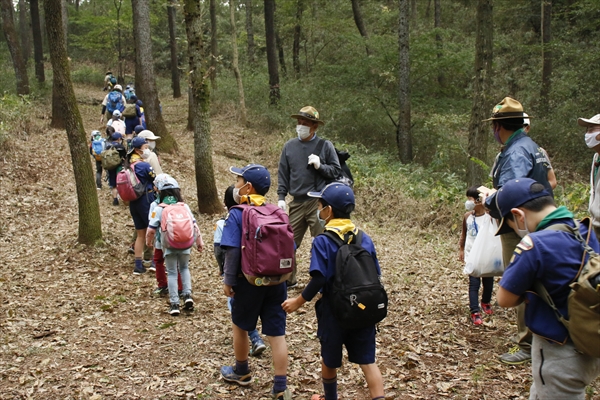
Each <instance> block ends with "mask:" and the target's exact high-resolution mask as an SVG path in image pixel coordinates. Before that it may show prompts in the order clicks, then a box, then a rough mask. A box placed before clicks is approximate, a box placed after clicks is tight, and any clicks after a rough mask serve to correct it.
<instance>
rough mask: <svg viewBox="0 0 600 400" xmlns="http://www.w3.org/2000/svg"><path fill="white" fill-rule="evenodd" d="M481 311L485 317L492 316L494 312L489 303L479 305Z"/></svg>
mask: <svg viewBox="0 0 600 400" xmlns="http://www.w3.org/2000/svg"><path fill="white" fill-rule="evenodd" d="M481 309H482V310H483V312H484V313H486V314H487V315H492V314H493V313H494V310H492V305H491V304H490V303H481Z"/></svg>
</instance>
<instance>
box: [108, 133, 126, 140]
mask: <svg viewBox="0 0 600 400" xmlns="http://www.w3.org/2000/svg"><path fill="white" fill-rule="evenodd" d="M110 138H111V139H112V140H119V139H123V135H121V133H120V132H115V133H113V134H112V135H110Z"/></svg>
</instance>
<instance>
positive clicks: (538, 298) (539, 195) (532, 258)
mask: <svg viewBox="0 0 600 400" xmlns="http://www.w3.org/2000/svg"><path fill="white" fill-rule="evenodd" d="M496 206H497V208H498V211H499V213H500V215H502V222H501V223H500V228H499V229H498V233H497V234H502V233H504V232H507V231H514V232H516V233H518V234H519V236H522V237H523V239H522V240H521V241H520V242H519V244H518V245H517V248H516V249H515V252H514V255H513V256H512V259H511V261H510V265H509V266H508V267H507V269H506V271H505V272H504V275H503V276H502V280H501V281H500V288H499V289H498V293H497V299H498V304H499V305H500V306H501V307H516V306H517V305H519V304H525V301H526V303H527V304H526V307H525V320H526V323H527V326H528V327H529V328H530V329H531V331H532V332H533V342H532V353H531V354H532V356H533V357H532V365H531V370H532V375H533V383H532V384H531V390H530V393H529V398H530V399H581V400H583V399H584V398H585V388H586V386H587V385H588V384H589V383H591V382H592V381H593V380H594V379H596V377H597V376H598V375H599V374H600V358H595V357H592V356H589V355H584V354H582V353H580V352H578V351H577V349H576V348H575V346H574V344H573V342H572V340H571V338H570V336H569V331H568V330H567V329H566V328H565V326H564V325H563V324H562V323H561V322H560V321H559V319H558V318H557V316H556V315H555V313H554V311H553V309H552V308H551V307H550V306H549V305H548V304H547V303H546V302H545V301H544V300H543V297H542V296H543V294H542V293H543V290H542V288H540V287H538V286H537V284H538V283H539V284H541V285H542V286H543V288H545V290H546V291H547V292H548V293H549V295H550V296H551V298H552V301H553V303H554V304H555V306H556V308H557V309H558V310H559V311H560V314H561V315H563V316H564V317H565V318H567V319H568V318H569V309H568V306H567V299H568V296H569V293H570V292H571V287H570V284H571V283H572V282H573V281H574V280H575V279H576V277H577V275H578V273H579V271H580V268H581V265H582V259H583V257H585V253H586V251H585V250H584V248H583V246H582V245H581V242H580V241H579V240H578V239H577V238H576V237H575V235H574V234H573V233H570V232H564V231H559V230H556V228H557V226H559V225H562V226H563V227H565V228H566V227H567V226H568V227H569V228H567V229H572V230H573V232H577V228H576V225H575V221H574V220H573V214H572V213H571V212H569V210H567V209H566V208H565V207H558V208H557V207H556V205H555V204H554V199H553V198H552V195H551V194H550V192H548V190H547V189H546V188H545V187H544V186H543V185H542V184H540V183H538V182H536V181H534V180H532V179H528V178H519V179H513V180H510V181H509V182H506V184H505V185H504V186H502V187H501V188H500V190H498V192H497V193H496ZM565 225H566V226H565ZM553 228H554V229H553ZM578 228H579V229H578V230H579V233H580V235H581V237H582V238H584V240H585V238H587V239H588V242H589V245H590V247H591V248H592V249H593V250H594V251H595V252H598V251H599V250H600V246H599V245H598V242H597V241H596V239H595V238H594V237H593V236H594V235H593V234H590V235H589V236H588V231H589V230H590V228H589V221H587V223H586V221H585V220H584V221H581V223H580V224H579V226H578ZM590 233H591V232H590ZM556 248H560V251H555V249H556ZM590 345H591V343H590Z"/></svg>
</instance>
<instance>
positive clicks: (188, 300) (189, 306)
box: [183, 294, 194, 311]
mask: <svg viewBox="0 0 600 400" xmlns="http://www.w3.org/2000/svg"><path fill="white" fill-rule="evenodd" d="M183 309H184V310H186V311H193V310H194V299H192V295H191V294H186V295H183Z"/></svg>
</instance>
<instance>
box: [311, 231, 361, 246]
mask: <svg viewBox="0 0 600 400" xmlns="http://www.w3.org/2000/svg"><path fill="white" fill-rule="evenodd" d="M321 235H325V236H327V237H328V238H329V239H331V240H333V241H334V242H335V244H337V246H338V247H342V246H343V245H345V244H358V245H359V246H360V244H361V243H362V236H363V232H362V231H361V230H360V229H359V230H358V233H357V234H356V235H354V234H353V233H352V232H348V233H346V234H345V235H344V240H342V239H340V235H338V234H337V233H335V232H332V231H325V232H323V233H322V234H321ZM350 236H352V240H349V239H350Z"/></svg>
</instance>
